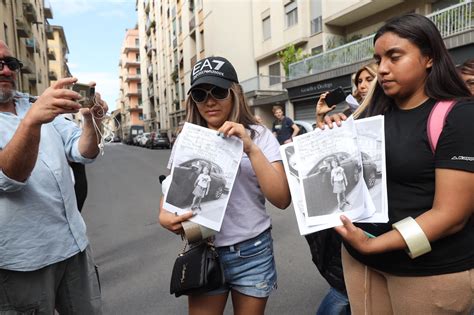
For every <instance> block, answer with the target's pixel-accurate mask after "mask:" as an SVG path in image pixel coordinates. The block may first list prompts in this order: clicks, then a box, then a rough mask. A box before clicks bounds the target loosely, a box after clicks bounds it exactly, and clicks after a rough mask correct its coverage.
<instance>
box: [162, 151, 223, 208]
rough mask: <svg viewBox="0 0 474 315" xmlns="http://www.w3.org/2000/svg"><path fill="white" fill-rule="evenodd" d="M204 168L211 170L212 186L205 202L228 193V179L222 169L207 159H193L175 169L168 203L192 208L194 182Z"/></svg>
mask: <svg viewBox="0 0 474 315" xmlns="http://www.w3.org/2000/svg"><path fill="white" fill-rule="evenodd" d="M204 166H206V167H208V168H209V170H210V173H209V175H210V176H211V183H210V185H211V186H210V187H209V193H208V194H207V196H206V197H204V198H203V201H205V200H216V199H219V198H221V196H222V194H224V193H225V192H226V188H225V187H226V179H225V176H224V172H223V171H222V168H221V167H220V166H219V165H217V164H216V163H213V162H211V161H208V160H205V159H192V160H189V161H186V162H183V163H181V164H180V165H178V166H176V167H175V168H174V170H173V181H172V182H171V184H170V188H169V191H168V197H167V202H168V203H170V204H172V205H175V206H177V207H180V208H184V207H186V206H190V205H191V203H192V200H193V193H192V192H193V190H194V182H195V181H196V179H197V177H198V176H199V174H201V172H202V168H203V167H204Z"/></svg>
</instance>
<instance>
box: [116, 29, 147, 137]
mask: <svg viewBox="0 0 474 315" xmlns="http://www.w3.org/2000/svg"><path fill="white" fill-rule="evenodd" d="M139 47H140V40H139V38H138V29H129V30H127V31H126V33H125V38H124V40H123V43H122V48H121V57H120V61H119V79H120V93H119V97H118V99H117V109H120V124H121V130H120V132H119V134H120V135H121V138H122V139H124V140H127V139H128V138H129V137H130V135H131V130H132V128H133V126H143V103H142V86H141V68H140V48H139Z"/></svg>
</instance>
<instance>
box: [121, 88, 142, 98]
mask: <svg viewBox="0 0 474 315" xmlns="http://www.w3.org/2000/svg"><path fill="white" fill-rule="evenodd" d="M141 94H142V90H141V89H138V90H136V91H130V90H128V91H127V92H126V93H125V97H131V96H140V95H141Z"/></svg>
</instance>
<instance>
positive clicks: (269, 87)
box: [240, 74, 286, 92]
mask: <svg viewBox="0 0 474 315" xmlns="http://www.w3.org/2000/svg"><path fill="white" fill-rule="evenodd" d="M285 80H286V78H285V77H280V76H275V75H262V74H261V75H258V76H255V77H252V78H249V79H247V80H244V81H241V82H240V85H241V86H242V89H243V91H244V92H250V91H256V90H266V91H281V90H282V89H283V85H282V82H284V81H285Z"/></svg>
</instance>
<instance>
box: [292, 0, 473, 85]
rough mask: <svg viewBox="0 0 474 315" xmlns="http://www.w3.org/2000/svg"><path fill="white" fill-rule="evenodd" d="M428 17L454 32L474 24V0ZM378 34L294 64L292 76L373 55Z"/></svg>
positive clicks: (447, 32) (444, 32)
mask: <svg viewBox="0 0 474 315" xmlns="http://www.w3.org/2000/svg"><path fill="white" fill-rule="evenodd" d="M426 17H428V18H429V19H431V20H432V21H433V23H434V24H435V25H436V27H437V28H438V30H439V31H440V33H441V36H442V37H448V36H452V35H455V34H459V33H462V32H466V31H468V30H471V29H473V28H474V7H473V4H472V0H467V1H465V2H462V3H459V4H456V5H453V6H450V7H447V8H445V9H443V10H440V11H437V12H434V13H431V14H429V15H427V16H426ZM374 36H375V34H372V35H369V36H366V37H363V38H361V39H359V40H357V41H354V42H351V43H348V44H345V45H342V46H339V47H336V48H334V49H330V50H327V51H325V52H323V53H320V54H318V55H315V56H311V57H309V58H306V59H304V60H301V61H298V62H295V63H292V64H290V66H289V78H290V80H291V79H296V78H300V77H303V76H307V75H311V74H315V73H321V72H324V71H327V70H331V69H335V68H338V67H341V66H345V65H350V64H354V63H357V62H361V61H364V60H367V59H370V58H372V55H373V39H374Z"/></svg>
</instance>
